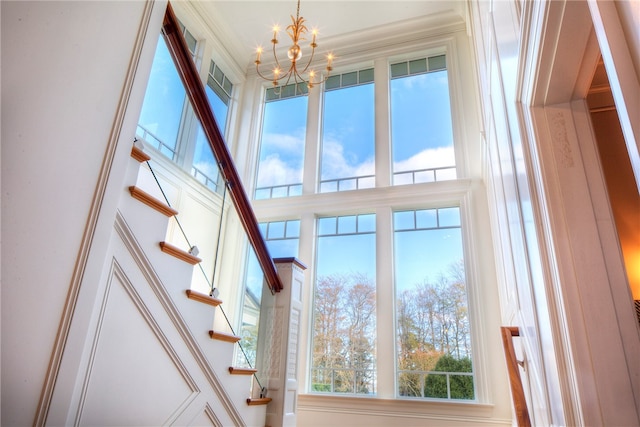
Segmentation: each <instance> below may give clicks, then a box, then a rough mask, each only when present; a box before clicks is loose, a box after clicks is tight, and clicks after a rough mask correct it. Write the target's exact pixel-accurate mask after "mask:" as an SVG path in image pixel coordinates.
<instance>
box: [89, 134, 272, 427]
mask: <svg viewBox="0 0 640 427" xmlns="http://www.w3.org/2000/svg"><path fill="white" fill-rule="evenodd" d="M131 158H132V160H131V163H130V166H129V172H128V176H127V182H128V183H129V185H128V186H127V188H126V192H125V193H123V197H122V198H121V202H120V205H119V209H118V213H117V215H116V221H115V229H116V233H115V234H117V235H118V236H119V239H120V242H116V244H114V248H115V249H114V254H113V260H114V265H115V264H117V265H118V269H119V270H120V273H119V274H120V276H122V277H120V278H119V279H118V282H120V283H126V286H124V287H125V288H126V293H127V294H129V296H130V297H131V300H132V301H133V303H134V305H135V306H136V307H137V308H138V310H137V311H138V312H140V313H143V318H144V322H141V321H136V320H135V319H133V317H137V314H136V315H131V316H130V317H131V318H129V319H128V321H124V323H123V324H124V325H125V328H124V329H123V335H124V336H125V340H126V341H129V340H131V341H138V339H140V342H141V347H140V348H139V349H138V351H139V352H140V353H142V354H143V356H141V357H140V358H139V361H138V363H139V366H134V367H133V368H131V369H129V370H128V371H127V372H129V377H128V378H127V379H126V380H127V382H129V383H130V384H133V385H132V388H133V389H135V393H132V395H131V396H130V399H133V400H134V401H136V402H138V403H137V404H136V405H125V406H123V407H119V408H114V409H117V410H118V411H121V413H122V414H123V416H122V417H121V418H117V417H116V418H113V417H112V419H113V420H114V421H116V422H117V421H118V420H119V419H120V420H130V419H131V418H129V417H128V416H127V414H126V413H127V411H130V410H131V411H138V410H140V405H142V406H144V405H148V403H147V400H148V399H147V398H146V397H145V396H147V397H148V396H153V397H156V396H157V395H159V396H158V397H157V399H158V401H157V402H156V404H159V403H163V405H158V410H159V412H162V413H163V414H165V417H164V418H163V417H161V416H160V417H159V418H158V421H160V423H161V424H180V425H219V426H227V425H247V426H264V425H265V417H266V410H267V404H268V403H269V402H270V401H271V399H270V398H268V397H264V396H261V395H260V393H261V390H260V387H259V386H257V385H255V384H254V383H255V380H254V374H255V373H256V372H257V370H256V369H248V368H239V367H235V366H233V361H234V346H235V345H236V344H235V343H237V342H238V341H239V340H240V337H238V336H235V335H233V334H232V333H229V332H227V330H228V327H227V326H226V325H223V324H219V323H220V322H219V319H218V318H217V317H220V316H217V317H216V316H215V311H216V310H219V308H218V307H220V305H221V304H223V301H222V300H220V299H218V298H215V297H212V296H209V295H207V294H205V293H202V292H199V291H196V290H192V289H189V286H190V283H191V278H192V274H193V269H194V266H197V265H198V263H200V262H201V260H200V259H199V258H198V257H197V256H194V255H193V254H191V253H189V252H188V251H184V250H182V249H180V248H178V247H176V246H175V245H173V244H171V243H169V242H165V240H164V239H165V236H166V234H167V227H168V226H169V220H170V218H171V217H172V216H174V215H176V214H177V213H178V212H177V211H176V210H174V209H173V208H171V207H169V206H168V205H167V203H165V202H164V201H163V200H161V199H160V198H158V197H157V194H153V191H150V190H149V189H148V188H144V189H143V188H141V186H139V175H140V170H141V166H140V163H141V162H145V161H147V160H149V157H148V156H147V155H146V154H145V153H144V152H143V151H142V150H141V149H139V148H138V147H136V146H134V148H133V149H132V152H131ZM123 305H125V304H123ZM123 310H124V309H123ZM130 311H134V312H135V311H136V310H130ZM126 314H127V310H124V312H123V317H124V316H126ZM104 321H105V322H106V321H109V320H108V319H106V320H104ZM121 321H122V320H121ZM129 322H130V323H131V328H130V329H129V327H128V326H129V325H128V323H129ZM151 336H153V337H155V340H154V339H152V338H151ZM140 337H142V338H140ZM145 342H146V344H145ZM157 344H160V347H161V348H162V349H163V350H164V351H159V350H158V345H157ZM147 350H149V351H147ZM151 350H153V351H151ZM98 351H99V349H98ZM105 351H107V352H110V350H107V349H105ZM105 356H107V357H108V355H105ZM96 357H100V355H99V354H97V355H96ZM132 363H136V361H135V360H134V361H132ZM150 366H155V367H156V369H152V368H150ZM138 373H139V375H138ZM114 374H115V373H114ZM150 376H153V380H152V381H147V380H148V379H149V378H147V377H150ZM109 384H111V383H110V382H109V381H108V380H105V381H104V383H103V385H102V387H104V388H109V386H108V385H109ZM99 392H104V393H107V392H108V390H106V389H104V390H99ZM152 400H153V399H152ZM143 412H144V411H143ZM129 415H131V416H133V414H129ZM95 417H97V418H95V419H98V418H99V417H100V415H95ZM92 419H93V418H92V416H91V415H89V416H88V417H87V418H84V419H83V420H84V421H87V422H90V421H91V420H92ZM103 421H104V420H103ZM145 422H146V423H148V422H149V420H148V419H145Z"/></svg>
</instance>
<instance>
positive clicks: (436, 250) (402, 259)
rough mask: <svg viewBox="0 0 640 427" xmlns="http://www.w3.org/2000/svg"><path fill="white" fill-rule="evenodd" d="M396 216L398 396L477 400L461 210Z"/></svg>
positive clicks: (407, 213) (417, 212) (418, 211)
mask: <svg viewBox="0 0 640 427" xmlns="http://www.w3.org/2000/svg"><path fill="white" fill-rule="evenodd" d="M393 219H394V235H395V237H394V249H395V256H394V259H395V284H396V304H397V307H396V330H397V358H398V359H397V360H398V373H397V379H396V381H397V384H398V391H397V392H398V395H399V396H407V397H436V398H446V399H474V396H475V393H474V386H473V374H472V363H471V337H470V330H469V318H468V315H467V298H466V286H465V283H466V281H465V273H464V260H463V247H462V234H461V223H460V209H459V208H457V207H451V208H438V209H426V210H411V211H399V212H395V213H394V217H393Z"/></svg>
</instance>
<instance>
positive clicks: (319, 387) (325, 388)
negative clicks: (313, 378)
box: [311, 384, 331, 393]
mask: <svg viewBox="0 0 640 427" xmlns="http://www.w3.org/2000/svg"><path fill="white" fill-rule="evenodd" d="M311 390H312V391H319V392H321V393H328V392H330V391H331V384H312V385H311Z"/></svg>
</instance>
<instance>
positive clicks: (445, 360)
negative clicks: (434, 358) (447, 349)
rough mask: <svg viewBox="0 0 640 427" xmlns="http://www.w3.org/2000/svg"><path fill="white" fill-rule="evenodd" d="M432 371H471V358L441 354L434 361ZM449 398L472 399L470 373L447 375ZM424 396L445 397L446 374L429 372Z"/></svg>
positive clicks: (473, 395)
mask: <svg viewBox="0 0 640 427" xmlns="http://www.w3.org/2000/svg"><path fill="white" fill-rule="evenodd" d="M433 371H436V372H472V366H471V359H469V358H468V357H464V358H462V359H456V358H454V357H453V356H451V355H450V354H446V355H444V356H442V357H441V358H440V359H439V360H438V363H436V366H435V368H434V369H433ZM449 386H450V391H451V399H467V400H473V399H474V398H475V394H474V391H473V377H472V376H471V375H455V374H450V375H449ZM424 395H425V397H435V398H442V399H446V398H447V397H448V396H447V375H445V374H429V375H428V376H427V380H426V382H425V386H424Z"/></svg>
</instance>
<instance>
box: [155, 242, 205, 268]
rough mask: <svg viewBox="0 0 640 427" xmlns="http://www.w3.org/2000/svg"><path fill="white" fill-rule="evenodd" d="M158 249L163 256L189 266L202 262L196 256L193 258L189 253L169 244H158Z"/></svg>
mask: <svg viewBox="0 0 640 427" xmlns="http://www.w3.org/2000/svg"><path fill="white" fill-rule="evenodd" d="M160 249H162V252H164V253H165V254H168V255H171V256H174V257H176V258H178V259H180V260H182V261H184V262H186V263H189V264H191V265H196V264H197V263H199V262H200V261H202V260H201V259H200V258H198V257H197V256H193V255H191V254H190V253H189V252H186V251H183V250H182V249H180V248H178V247H176V246H173V245H172V244H171V243H167V242H160Z"/></svg>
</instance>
